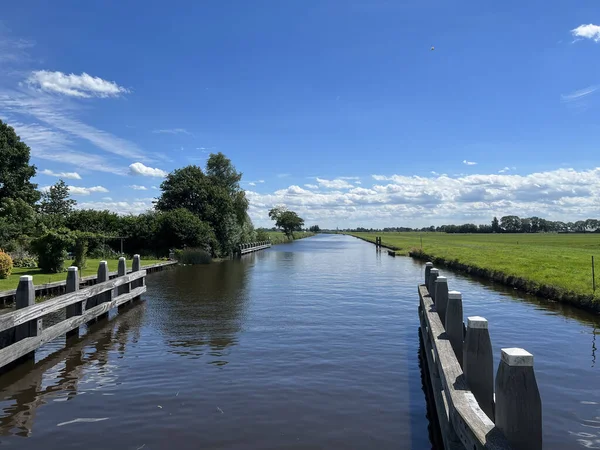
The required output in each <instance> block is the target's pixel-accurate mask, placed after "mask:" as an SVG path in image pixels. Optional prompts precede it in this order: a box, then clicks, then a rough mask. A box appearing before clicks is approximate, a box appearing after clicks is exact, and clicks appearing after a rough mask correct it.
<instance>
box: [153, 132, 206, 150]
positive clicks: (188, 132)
mask: <svg viewBox="0 0 600 450" xmlns="http://www.w3.org/2000/svg"><path fill="white" fill-rule="evenodd" d="M152 132H153V133H159V134H189V135H191V134H192V133H190V132H189V131H188V130H186V129H185V128H167V129H163V130H152ZM196 150H199V149H198V148H197V149H196Z"/></svg>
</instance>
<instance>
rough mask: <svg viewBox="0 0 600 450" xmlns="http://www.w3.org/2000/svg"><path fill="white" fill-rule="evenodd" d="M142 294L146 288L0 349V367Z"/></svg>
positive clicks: (119, 297)
mask: <svg viewBox="0 0 600 450" xmlns="http://www.w3.org/2000/svg"><path fill="white" fill-rule="evenodd" d="M123 278H125V277H123ZM103 284H104V283H103ZM144 292H146V286H141V287H138V288H136V289H134V290H133V291H131V292H129V293H127V294H123V295H120V296H118V297H116V298H115V299H114V300H112V301H111V302H105V303H102V304H100V305H98V306H95V307H94V308H92V309H90V310H88V311H86V312H85V313H84V314H82V315H81V316H75V317H71V318H69V319H66V320H63V321H62V322H60V323H58V324H56V325H53V326H51V327H49V328H47V329H45V330H42V332H41V334H40V335H39V336H33V337H28V338H25V339H23V340H21V341H19V342H17V343H16V344H13V345H10V346H8V347H5V348H3V349H0V367H4V366H5V365H7V364H10V363H11V362H13V361H15V360H17V359H18V358H20V357H21V356H23V355H26V354H27V353H29V352H32V351H34V350H36V349H37V348H39V347H40V346H42V345H43V344H45V343H47V342H50V341H53V340H54V339H56V338H57V337H59V336H62V335H63V334H66V333H67V332H68V331H71V330H73V329H75V328H77V327H78V326H80V325H83V324H84V323H86V322H89V321H90V320H91V319H93V318H95V317H97V316H99V315H101V314H104V313H106V312H108V311H110V310H111V309H113V308H115V307H117V306H119V305H121V304H122V303H125V302H128V301H129V300H132V299H134V298H135V297H138V296H140V295H142V294H143V293H144Z"/></svg>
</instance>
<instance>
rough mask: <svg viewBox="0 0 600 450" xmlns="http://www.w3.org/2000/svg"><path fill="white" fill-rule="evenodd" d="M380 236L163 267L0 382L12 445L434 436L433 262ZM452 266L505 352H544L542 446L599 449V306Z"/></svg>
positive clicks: (417, 444)
mask: <svg viewBox="0 0 600 450" xmlns="http://www.w3.org/2000/svg"><path fill="white" fill-rule="evenodd" d="M374 250H375V249H374V248H373V246H371V245H367V244H366V243H364V242H362V241H360V240H357V239H354V238H350V237H347V236H342V235H317V236H315V237H313V238H310V239H303V240H299V241H295V242H292V243H289V244H282V245H278V246H273V247H272V248H270V249H266V250H264V251H260V252H256V253H252V254H250V255H247V256H244V257H243V258H240V259H238V260H230V261H223V262H222V263H220V264H211V265H205V266H185V267H176V268H175V269H174V270H168V271H164V272H158V273H156V274H153V275H152V277H149V278H148V283H147V292H146V294H144V295H143V296H142V300H143V301H142V303H140V304H139V305H138V306H136V307H134V308H132V309H129V310H127V311H125V312H124V313H123V314H121V313H119V314H118V315H116V316H115V317H114V318H112V320H110V321H109V322H108V323H105V325H104V327H103V328H97V327H95V326H94V325H92V326H91V327H90V329H89V330H88V331H87V333H86V334H84V335H83V336H82V337H81V338H80V340H78V341H77V342H76V343H75V345H74V346H73V347H67V348H64V349H63V347H64V342H57V341H55V342H52V343H49V344H47V346H46V347H45V348H42V349H40V353H41V354H40V355H39V359H38V362H37V364H36V365H35V366H33V367H30V368H29V370H28V371H27V372H26V373H18V372H15V373H13V374H9V375H7V376H8V378H0V390H1V391H2V392H4V393H5V395H4V396H3V398H2V400H1V401H0V442H1V443H2V445H5V446H6V447H7V448H19V449H23V450H29V449H37V448H42V447H50V448H53V447H61V448H62V447H66V448H69V447H71V448H79V447H82V446H84V445H87V446H89V443H90V442H102V445H101V446H100V447H102V448H105V447H118V448H132V449H137V448H139V447H141V446H145V447H144V448H145V449H146V448H153V449H163V448H164V449H168V448H173V447H177V448H182V449H188V448H189V449H195V448H199V447H203V448H224V449H251V448H252V449H254V448H273V449H275V448H277V449H300V448H302V449H317V448H324V447H327V448H333V449H346V448H353V449H373V448H377V449H384V450H385V449H429V448H437V447H435V446H434V444H432V443H431V441H430V430H431V423H430V421H429V419H428V416H427V414H428V413H427V404H426V402H425V396H424V393H423V390H422V388H423V384H422V379H421V375H422V373H421V368H420V367H419V359H418V352H419V331H418V328H419V318H418V314H417V306H418V303H419V300H418V295H417V292H416V285H417V284H419V283H422V280H423V267H422V263H421V262H417V261H414V260H412V259H410V258H405V257H397V258H390V257H388V256H387V255H385V254H382V253H381V252H376V251H374ZM441 275H444V276H448V278H449V279H451V280H452V289H456V290H459V291H461V292H462V293H463V309H464V315H465V317H468V316H475V315H481V316H484V317H486V319H488V321H489V323H490V330H489V332H490V335H491V339H492V344H493V350H494V355H498V354H499V353H500V349H501V348H507V347H515V346H523V345H525V343H526V346H527V350H529V351H530V352H531V353H533V355H534V357H535V368H536V376H537V379H538V384H539V387H540V393H541V397H542V400H543V408H544V409H543V411H544V448H545V449H546V450H559V449H560V450H564V449H567V450H569V449H577V448H585V447H586V446H587V447H589V448H593V447H594V446H600V437H599V436H597V433H596V429H595V428H593V427H594V426H599V424H598V423H597V419H596V417H598V416H600V389H598V387H599V385H598V381H597V380H598V375H599V372H598V370H599V369H598V366H597V365H596V358H595V357H596V346H595V339H596V330H600V326H599V323H598V319H597V317H595V316H593V315H591V314H587V313H584V312H582V311H580V310H576V309H573V308H569V307H568V306H566V305H560V304H557V303H546V302H543V301H539V300H536V299H535V298H533V297H529V296H524V295H521V294H520V293H518V292H515V291H514V290H513V289H507V288H506V287H503V286H493V285H491V284H489V283H481V282H479V281H477V280H475V279H473V278H472V277H469V276H464V275H461V274H457V275H454V274H448V273H444V271H443V270H442V271H441ZM599 332H600V331H599ZM69 348H71V350H69ZM43 352H45V355H47V356H45V355H44V354H43ZM498 362H499V361H498V360H497V359H496V360H494V367H495V368H496V367H497V365H498Z"/></svg>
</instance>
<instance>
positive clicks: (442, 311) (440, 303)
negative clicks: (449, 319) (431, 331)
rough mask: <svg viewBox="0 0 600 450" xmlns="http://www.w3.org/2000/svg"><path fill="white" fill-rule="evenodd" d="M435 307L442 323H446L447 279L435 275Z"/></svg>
mask: <svg viewBox="0 0 600 450" xmlns="http://www.w3.org/2000/svg"><path fill="white" fill-rule="evenodd" d="M433 291H434V292H435V309H436V310H437V313H438V316H440V320H441V321H442V323H446V308H447V307H448V279H447V278H446V277H437V279H436V280H435V287H434V288H433Z"/></svg>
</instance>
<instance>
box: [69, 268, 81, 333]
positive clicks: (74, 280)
mask: <svg viewBox="0 0 600 450" xmlns="http://www.w3.org/2000/svg"><path fill="white" fill-rule="evenodd" d="M65 287H66V292H67V294H70V293H71V292H75V291H78V290H79V271H78V269H77V267H75V266H71V267H69V268H68V269H67V284H66V286H65ZM65 313H66V318H67V319H68V318H70V317H74V316H80V315H82V314H83V302H82V301H81V302H78V303H75V304H73V305H69V306H67V307H66V309H65ZM78 336H79V327H78V328H75V329H74V330H71V331H68V332H67V339H68V338H71V337H78Z"/></svg>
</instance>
